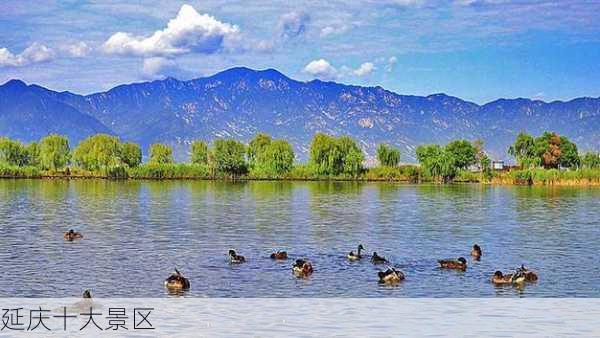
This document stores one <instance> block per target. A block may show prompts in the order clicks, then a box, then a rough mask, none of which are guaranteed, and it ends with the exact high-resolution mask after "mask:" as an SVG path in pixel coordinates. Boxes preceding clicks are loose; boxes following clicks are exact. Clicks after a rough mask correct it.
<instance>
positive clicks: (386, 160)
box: [377, 143, 400, 167]
mask: <svg viewBox="0 0 600 338" xmlns="http://www.w3.org/2000/svg"><path fill="white" fill-rule="evenodd" d="M377 160H378V161H379V164H380V165H382V166H386V167H396V166H398V163H400V150H398V149H395V148H392V147H390V146H388V145H387V144H383V143H382V144H380V145H379V146H378V147H377Z"/></svg>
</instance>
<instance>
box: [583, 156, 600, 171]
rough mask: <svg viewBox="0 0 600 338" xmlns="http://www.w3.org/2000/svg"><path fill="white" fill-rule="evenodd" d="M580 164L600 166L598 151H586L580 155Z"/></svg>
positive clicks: (588, 166) (585, 166) (591, 167)
mask: <svg viewBox="0 0 600 338" xmlns="http://www.w3.org/2000/svg"><path fill="white" fill-rule="evenodd" d="M581 165H582V166H583V167H584V168H589V169H595V168H600V153H595V152H587V153H585V154H584V155H583V156H581Z"/></svg>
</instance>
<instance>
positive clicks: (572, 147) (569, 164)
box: [559, 136, 580, 168]
mask: <svg viewBox="0 0 600 338" xmlns="http://www.w3.org/2000/svg"><path fill="white" fill-rule="evenodd" d="M559 164H560V165H561V166H562V167H565V168H577V167H579V164H580V159H579V153H578V152H577V145H576V144H575V143H573V142H571V141H570V140H569V139H568V138H566V137H565V136H561V137H560V160H559Z"/></svg>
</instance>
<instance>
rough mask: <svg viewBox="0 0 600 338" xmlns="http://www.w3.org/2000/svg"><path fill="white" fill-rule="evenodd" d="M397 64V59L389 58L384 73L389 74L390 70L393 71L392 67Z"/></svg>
mask: <svg viewBox="0 0 600 338" xmlns="http://www.w3.org/2000/svg"><path fill="white" fill-rule="evenodd" d="M397 63H398V58H397V57H395V56H391V57H390V58H389V59H388V60H387V64H386V65H385V71H386V72H388V73H389V72H391V71H392V70H394V67H395V66H396V64H397Z"/></svg>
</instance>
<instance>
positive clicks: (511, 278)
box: [492, 271, 525, 285]
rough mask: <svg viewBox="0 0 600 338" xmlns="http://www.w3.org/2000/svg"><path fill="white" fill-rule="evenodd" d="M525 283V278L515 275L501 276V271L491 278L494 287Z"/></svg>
mask: <svg viewBox="0 0 600 338" xmlns="http://www.w3.org/2000/svg"><path fill="white" fill-rule="evenodd" d="M524 281H525V278H524V277H523V276H522V275H520V274H518V273H516V274H512V273H507V274H503V273H502V271H496V272H495V273H494V275H493V276H492V283H494V284H496V285H508V284H511V285H512V284H521V283H523V282H524Z"/></svg>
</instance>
